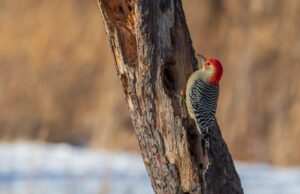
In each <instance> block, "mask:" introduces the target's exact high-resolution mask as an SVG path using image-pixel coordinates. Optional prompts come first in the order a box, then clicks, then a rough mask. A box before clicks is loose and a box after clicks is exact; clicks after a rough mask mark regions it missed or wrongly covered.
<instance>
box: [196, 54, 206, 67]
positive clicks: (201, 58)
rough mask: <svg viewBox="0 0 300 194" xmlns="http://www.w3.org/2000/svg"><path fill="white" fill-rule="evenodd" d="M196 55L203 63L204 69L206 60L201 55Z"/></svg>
mask: <svg viewBox="0 0 300 194" xmlns="http://www.w3.org/2000/svg"><path fill="white" fill-rule="evenodd" d="M196 55H197V56H198V57H199V58H200V60H201V62H202V67H203V66H204V64H205V62H206V58H205V57H204V56H203V55H200V54H199V53H197V54H196Z"/></svg>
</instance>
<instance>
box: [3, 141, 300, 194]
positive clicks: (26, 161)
mask: <svg viewBox="0 0 300 194" xmlns="http://www.w3.org/2000/svg"><path fill="white" fill-rule="evenodd" d="M0 155H1V159H0V194H83V193H84V194H153V191H152V188H151V185H150V181H149V178H148V176H147V173H146V170H145V167H144V164H143V162H142V159H141V157H140V156H139V155H137V154H133V153H128V152H108V151H95V150H89V149H84V148H76V147H71V146H69V145H65V144H32V143H25V142H18V143H0ZM237 169H238V173H239V175H240V177H241V181H242V185H243V187H244V190H245V194H283V193H284V194H300V168H277V167H273V166H270V165H267V164H247V163H241V162H237Z"/></svg>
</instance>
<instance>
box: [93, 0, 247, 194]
mask: <svg viewBox="0 0 300 194" xmlns="http://www.w3.org/2000/svg"><path fill="white" fill-rule="evenodd" d="M99 5H100V11H101V13H102V16H103V20H104V24H105V27H106V31H107V34H108V36H109V40H110V43H111V47H112V51H113V53H114V57H115V61H116V65H117V68H116V69H117V73H118V76H119V77H120V79H121V81H122V85H123V89H124V92H125V95H126V100H127V103H128V107H129V110H130V113H131V118H132V121H133V124H134V128H135V131H136V136H137V139H138V142H139V145H140V149H141V153H142V156H143V159H144V163H145V166H146V168H147V172H148V174H149V176H150V177H151V181H152V187H153V189H154V191H155V192H156V193H158V194H160V193H161V194H173V193H174V194H179V193H190V194H192V193H202V194H230V193H232V194H242V193H243V190H242V188H241V184H240V180H239V177H238V175H237V173H236V170H235V167H234V164H233V161H232V159H231V156H230V153H229V151H228V149H227V146H226V144H225V142H224V140H223V138H222V135H221V132H220V130H219V127H218V126H216V127H215V130H214V132H213V133H212V137H211V150H210V151H209V152H208V154H207V155H203V151H202V141H201V139H200V138H199V136H198V135H197V131H196V127H195V124H194V123H193V121H192V120H191V119H190V118H189V117H188V115H187V111H186V107H185V103H184V102H183V100H182V99H180V98H178V97H176V95H174V94H176V93H177V94H178V93H183V91H184V88H185V84H186V81H187V78H188V77H189V75H190V74H191V73H192V72H193V71H194V70H195V69H197V61H196V59H195V57H194V50H193V48H192V41H191V39H190V35H189V32H188V28H187V25H186V21H185V17H184V13H183V9H182V5H181V1H180V0H154V1H146V0H99Z"/></svg>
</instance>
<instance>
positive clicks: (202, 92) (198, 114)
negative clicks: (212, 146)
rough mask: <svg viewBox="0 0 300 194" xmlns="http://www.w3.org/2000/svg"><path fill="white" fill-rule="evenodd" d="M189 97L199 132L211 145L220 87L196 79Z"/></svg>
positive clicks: (207, 145) (206, 145)
mask: <svg viewBox="0 0 300 194" xmlns="http://www.w3.org/2000/svg"><path fill="white" fill-rule="evenodd" d="M189 97H190V101H191V105H192V109H193V112H194V115H195V119H196V123H197V127H198V130H199V133H200V134H201V136H202V138H203V139H204V142H205V147H206V148H208V147H209V133H210V131H211V130H212V129H213V126H214V123H215V113H216V109H217V103H218V97H219V87H218V86H211V85H208V84H207V83H205V82H204V81H202V80H196V81H195V82H194V83H193V84H192V86H191V89H190V92H189Z"/></svg>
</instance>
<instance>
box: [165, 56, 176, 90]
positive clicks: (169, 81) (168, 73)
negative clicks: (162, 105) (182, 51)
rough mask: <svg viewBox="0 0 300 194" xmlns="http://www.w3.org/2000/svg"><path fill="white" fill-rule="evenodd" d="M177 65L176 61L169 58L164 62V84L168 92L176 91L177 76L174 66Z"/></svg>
mask: <svg viewBox="0 0 300 194" xmlns="http://www.w3.org/2000/svg"><path fill="white" fill-rule="evenodd" d="M174 65H175V61H174V60H172V59H169V60H167V61H166V62H165V64H164V69H163V85H164V89H165V91H166V92H167V93H168V94H171V93H172V92H174V91H175V81H176V80H175V76H176V75H174V72H173V71H172V68H174V67H173V66H174Z"/></svg>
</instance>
